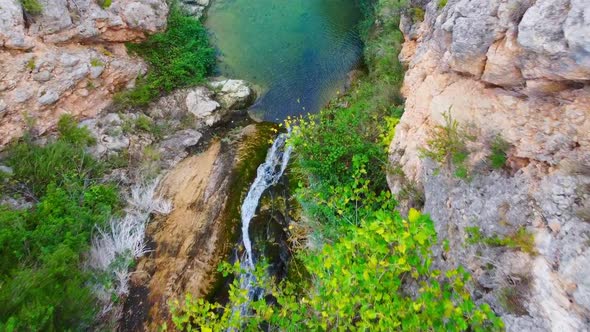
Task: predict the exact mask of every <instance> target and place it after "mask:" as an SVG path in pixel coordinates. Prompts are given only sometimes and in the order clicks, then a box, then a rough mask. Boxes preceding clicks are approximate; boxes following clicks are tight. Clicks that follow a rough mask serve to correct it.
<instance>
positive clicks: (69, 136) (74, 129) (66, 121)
mask: <svg viewBox="0 0 590 332" xmlns="http://www.w3.org/2000/svg"><path fill="white" fill-rule="evenodd" d="M57 132H58V133H59V137H60V140H63V141H65V142H68V143H70V144H72V145H74V146H91V145H94V144H96V139H95V138H94V137H93V136H92V135H91V134H90V131H89V130H88V128H86V127H78V124H77V122H76V119H74V117H72V116H71V115H62V116H61V117H60V118H59V121H58V122H57Z"/></svg>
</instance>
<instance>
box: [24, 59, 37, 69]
mask: <svg viewBox="0 0 590 332" xmlns="http://www.w3.org/2000/svg"><path fill="white" fill-rule="evenodd" d="M36 66H37V64H36V62H35V58H31V59H30V60H29V61H27V65H26V67H27V69H28V70H34V69H35V67H36Z"/></svg>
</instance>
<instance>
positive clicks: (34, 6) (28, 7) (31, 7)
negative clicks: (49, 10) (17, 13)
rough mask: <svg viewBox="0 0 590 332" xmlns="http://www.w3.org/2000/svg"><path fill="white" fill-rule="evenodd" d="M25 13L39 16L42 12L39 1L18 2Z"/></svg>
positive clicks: (22, 0) (26, 0) (21, 0)
mask: <svg viewBox="0 0 590 332" xmlns="http://www.w3.org/2000/svg"><path fill="white" fill-rule="evenodd" d="M20 3H21V4H22V5H23V8H24V9H25V11H26V12H27V13H29V14H31V15H39V14H41V13H42V12H43V6H41V3H40V2H39V0H20Z"/></svg>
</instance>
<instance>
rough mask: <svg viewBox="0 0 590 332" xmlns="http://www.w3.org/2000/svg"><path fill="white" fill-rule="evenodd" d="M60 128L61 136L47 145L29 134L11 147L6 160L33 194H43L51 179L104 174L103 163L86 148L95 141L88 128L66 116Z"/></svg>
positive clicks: (64, 180) (65, 181) (69, 180)
mask: <svg viewBox="0 0 590 332" xmlns="http://www.w3.org/2000/svg"><path fill="white" fill-rule="evenodd" d="M58 130H59V132H60V137H59V138H58V139H57V140H56V141H54V142H50V143H49V144H47V145H45V146H39V145H37V144H35V143H34V142H33V141H32V138H31V137H25V138H24V139H23V141H21V142H17V143H16V144H14V145H13V146H12V147H11V148H10V151H9V154H8V157H7V158H6V164H7V165H8V166H10V167H12V168H13V170H14V176H13V178H14V179H15V180H16V181H18V182H19V183H20V184H21V185H22V188H21V191H23V194H25V195H26V196H27V197H29V198H33V199H36V198H39V197H41V196H43V195H44V194H45V191H46V189H47V187H48V186H49V184H51V183H54V184H56V185H58V186H64V185H67V184H68V183H72V182H77V181H84V180H85V179H93V178H96V177H98V176H100V174H102V167H101V165H100V164H99V163H97V162H96V160H94V158H92V157H91V156H90V155H89V154H88V153H86V152H85V150H84V149H85V147H86V146H87V145H88V144H89V143H91V142H93V139H92V137H91V136H90V134H89V133H88V131H87V129H85V128H77V127H76V125H75V123H73V120H72V119H71V118H70V117H67V116H66V117H62V118H61V119H60V121H59V124H58Z"/></svg>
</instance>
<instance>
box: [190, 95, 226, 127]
mask: <svg viewBox="0 0 590 332" xmlns="http://www.w3.org/2000/svg"><path fill="white" fill-rule="evenodd" d="M212 96H213V93H212V92H211V91H209V90H208V89H207V88H204V87H197V88H194V89H193V90H191V91H190V92H189V93H188V95H187V96H186V101H185V102H186V107H187V108H188V111H189V112H191V113H192V114H193V115H194V116H195V117H196V118H197V119H199V120H204V121H205V122H206V123H207V125H209V126H212V125H214V124H215V123H217V122H218V121H219V120H220V119H221V117H220V115H219V114H217V112H216V111H217V110H218V109H219V108H220V105H219V103H218V102H216V101H215V100H213V99H212Z"/></svg>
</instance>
